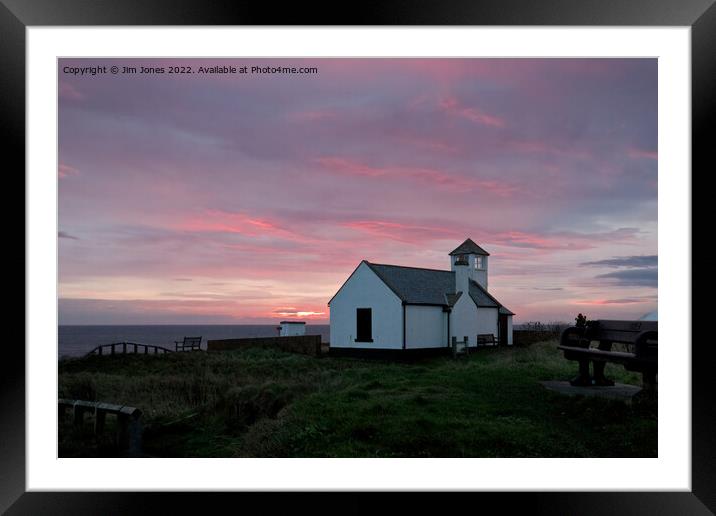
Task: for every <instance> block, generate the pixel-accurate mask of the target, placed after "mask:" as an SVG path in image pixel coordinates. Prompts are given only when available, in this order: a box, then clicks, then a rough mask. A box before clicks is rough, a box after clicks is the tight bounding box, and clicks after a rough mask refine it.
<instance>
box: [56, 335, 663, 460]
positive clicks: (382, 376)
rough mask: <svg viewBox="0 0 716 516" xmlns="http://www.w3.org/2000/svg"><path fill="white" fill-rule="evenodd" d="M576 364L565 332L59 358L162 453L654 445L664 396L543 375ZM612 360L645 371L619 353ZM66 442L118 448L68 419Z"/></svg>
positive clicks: (611, 449)
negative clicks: (553, 384)
mask: <svg viewBox="0 0 716 516" xmlns="http://www.w3.org/2000/svg"><path fill="white" fill-rule="evenodd" d="M575 372H576V364H575V363H573V362H568V361H566V360H565V359H564V358H562V355H561V353H560V352H558V351H557V349H556V342H544V343H537V344H533V345H531V346H529V347H525V348H498V349H482V350H480V351H479V352H477V353H473V354H472V355H470V356H469V357H466V358H462V359H458V360H454V359H452V358H447V357H445V358H442V357H441V358H433V359H425V360H422V361H419V362H413V363H390V362H379V361H369V360H359V359H348V358H328V357H326V358H312V357H307V356H301V355H295V354H289V353H283V352H279V351H267V350H258V349H251V350H245V351H235V352H223V353H205V352H201V353H176V354H174V353H172V354H166V355H154V356H153V355H146V356H143V355H138V356H132V355H120V356H115V357H107V356H104V357H98V356H93V357H89V358H83V359H72V360H65V361H61V362H60V363H59V373H60V374H59V396H60V397H66V398H75V399H87V400H101V401H105V402H109V403H119V404H124V405H132V406H135V407H139V408H140V409H142V411H143V413H144V415H143V417H142V421H143V423H144V429H145V430H144V451H145V453H146V454H147V455H149V456H157V457H655V456H656V455H657V420H656V408H655V405H654V403H653V402H652V403H646V402H644V403H636V402H635V403H634V404H632V405H626V404H625V403H623V402H619V401H611V400H606V399H596V398H570V397H566V396H562V395H558V394H555V393H552V392H550V391H547V390H546V389H544V388H543V387H542V386H541V385H540V384H539V383H538V382H539V381H540V380H559V379H569V378H570V377H572V376H574V374H575ZM606 372H607V376H609V377H611V378H613V379H615V380H617V381H619V382H623V383H631V384H636V385H639V384H640V377H639V376H638V375H636V374H634V373H629V372H626V371H625V370H624V369H623V368H622V367H621V366H617V365H612V364H609V365H607V371H606ZM108 421H109V420H108ZM89 425H90V423H89V422H88V427H89ZM59 446H60V456H98V455H99V456H104V455H112V454H117V452H116V451H115V450H113V448H112V446H111V442H110V441H108V439H107V438H104V440H99V441H98V440H96V439H94V438H93V437H92V436H91V432H90V431H89V430H88V429H87V428H85V429H82V430H76V429H73V428H72V427H71V426H70V424H69V423H63V424H61V425H60V435H59Z"/></svg>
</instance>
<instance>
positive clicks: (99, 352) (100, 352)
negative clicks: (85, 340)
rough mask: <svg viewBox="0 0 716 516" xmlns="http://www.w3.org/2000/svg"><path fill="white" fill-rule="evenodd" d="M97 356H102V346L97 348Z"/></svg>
mask: <svg viewBox="0 0 716 516" xmlns="http://www.w3.org/2000/svg"><path fill="white" fill-rule="evenodd" d="M97 354H98V355H100V356H101V355H102V346H99V347H98V348H97Z"/></svg>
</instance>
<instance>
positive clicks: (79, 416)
mask: <svg viewBox="0 0 716 516" xmlns="http://www.w3.org/2000/svg"><path fill="white" fill-rule="evenodd" d="M72 415H73V418H74V424H75V425H76V426H82V422H83V421H84V417H83V416H84V410H83V407H80V406H79V405H74V406H73V407H72Z"/></svg>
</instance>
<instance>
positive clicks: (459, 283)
mask: <svg viewBox="0 0 716 516" xmlns="http://www.w3.org/2000/svg"><path fill="white" fill-rule="evenodd" d="M453 265H454V267H453V270H454V271H455V292H463V293H464V294H467V293H468V292H469V291H470V263H469V262H468V261H467V256H460V257H458V259H457V260H455V262H454V264H453Z"/></svg>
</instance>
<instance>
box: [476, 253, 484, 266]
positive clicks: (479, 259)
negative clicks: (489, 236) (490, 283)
mask: <svg viewBox="0 0 716 516" xmlns="http://www.w3.org/2000/svg"><path fill="white" fill-rule="evenodd" d="M483 265H484V264H483V261H482V256H476V257H475V268H476V269H483V268H484V267H483Z"/></svg>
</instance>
